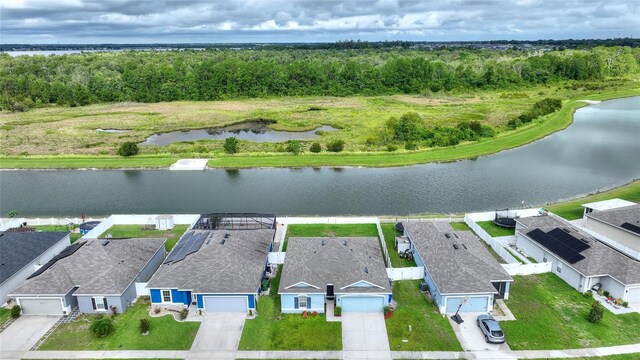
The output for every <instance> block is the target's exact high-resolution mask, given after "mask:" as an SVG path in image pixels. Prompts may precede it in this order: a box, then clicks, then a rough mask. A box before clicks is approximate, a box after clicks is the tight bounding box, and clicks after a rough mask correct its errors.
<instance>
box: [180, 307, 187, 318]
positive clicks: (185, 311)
mask: <svg viewBox="0 0 640 360" xmlns="http://www.w3.org/2000/svg"><path fill="white" fill-rule="evenodd" d="M187 315H189V310H188V309H182V310H180V320H184V319H186V318H187Z"/></svg>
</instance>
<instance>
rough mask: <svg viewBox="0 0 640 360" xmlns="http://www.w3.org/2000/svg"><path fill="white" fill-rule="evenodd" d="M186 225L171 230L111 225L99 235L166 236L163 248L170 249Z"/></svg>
mask: <svg viewBox="0 0 640 360" xmlns="http://www.w3.org/2000/svg"><path fill="white" fill-rule="evenodd" d="M188 228H189V226H188V225H176V226H174V228H173V229H171V230H144V226H143V225H113V226H112V227H110V228H109V229H108V230H107V231H105V232H104V233H102V235H100V236H99V237H101V238H102V237H105V236H106V235H107V234H111V236H113V237H114V238H167V242H166V243H165V249H166V250H167V251H171V249H173V247H174V246H175V245H176V243H177V242H178V240H180V237H181V236H182V234H184V232H185V231H187V229H188Z"/></svg>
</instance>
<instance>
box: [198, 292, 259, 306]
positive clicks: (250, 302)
mask: <svg viewBox="0 0 640 360" xmlns="http://www.w3.org/2000/svg"><path fill="white" fill-rule="evenodd" d="M206 296H236V297H240V296H246V297H247V309H249V310H255V309H256V294H197V295H196V300H197V302H196V304H197V307H198V309H204V301H203V300H202V298H203V297H206Z"/></svg>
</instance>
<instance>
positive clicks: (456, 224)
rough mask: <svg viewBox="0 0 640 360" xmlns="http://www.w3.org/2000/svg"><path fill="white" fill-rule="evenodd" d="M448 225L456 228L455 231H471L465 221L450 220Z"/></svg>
mask: <svg viewBox="0 0 640 360" xmlns="http://www.w3.org/2000/svg"><path fill="white" fill-rule="evenodd" d="M449 225H451V227H452V228H453V230H457V231H472V230H471V228H470V227H469V225H467V224H466V223H464V222H461V221H452V222H450V223H449Z"/></svg>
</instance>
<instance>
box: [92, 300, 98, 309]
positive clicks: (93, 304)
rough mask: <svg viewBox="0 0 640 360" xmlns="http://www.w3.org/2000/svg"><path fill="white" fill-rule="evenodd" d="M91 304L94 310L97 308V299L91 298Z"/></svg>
mask: <svg viewBox="0 0 640 360" xmlns="http://www.w3.org/2000/svg"><path fill="white" fill-rule="evenodd" d="M91 306H93V310H95V309H97V307H96V299H94V298H91Z"/></svg>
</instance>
